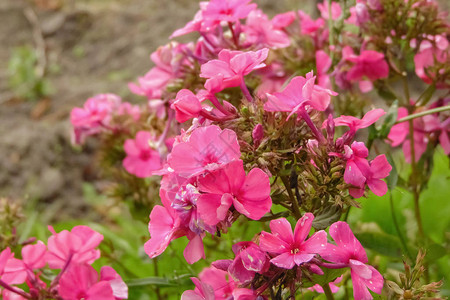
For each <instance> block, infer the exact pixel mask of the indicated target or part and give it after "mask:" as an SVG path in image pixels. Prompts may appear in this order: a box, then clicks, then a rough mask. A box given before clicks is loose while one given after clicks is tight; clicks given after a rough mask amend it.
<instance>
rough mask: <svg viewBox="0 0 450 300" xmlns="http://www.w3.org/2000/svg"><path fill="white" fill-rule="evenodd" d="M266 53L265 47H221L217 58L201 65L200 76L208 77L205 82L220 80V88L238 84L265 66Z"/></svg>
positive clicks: (267, 51)
mask: <svg viewBox="0 0 450 300" xmlns="http://www.w3.org/2000/svg"><path fill="white" fill-rule="evenodd" d="M220 1H222V0H220ZM268 54H269V49H267V48H264V49H261V50H258V51H255V52H253V51H248V52H242V51H230V50H228V49H223V50H222V51H220V53H219V59H214V60H211V61H209V62H207V63H205V64H203V65H202V66H201V73H200V77H204V78H208V80H207V83H208V81H210V80H220V81H221V85H220V90H223V89H225V88H229V87H236V86H239V85H241V84H242V83H243V82H244V76H245V75H247V74H249V73H250V72H252V71H253V70H257V69H261V68H263V67H265V66H266V65H265V64H264V63H263V61H264V60H265V59H266V58H267V55H268ZM217 90H218V91H219V89H217Z"/></svg>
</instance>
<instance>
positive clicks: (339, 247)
mask: <svg viewBox="0 0 450 300" xmlns="http://www.w3.org/2000/svg"><path fill="white" fill-rule="evenodd" d="M330 235H331V237H332V238H333V240H334V241H335V242H336V245H333V244H328V245H327V249H326V251H325V252H324V253H322V254H321V256H322V258H324V259H325V260H328V261H330V262H334V263H338V264H346V265H347V266H348V267H350V269H351V277H352V282H353V296H354V297H355V300H369V299H373V297H372V295H371V294H370V292H369V291H368V288H369V289H370V290H372V291H373V292H375V293H377V294H380V293H381V289H382V288H383V283H384V280H383V277H382V276H381V274H380V273H379V272H378V271H377V270H376V269H375V268H374V267H372V266H369V265H367V262H368V259H367V255H366V251H365V250H364V248H363V247H362V246H361V243H360V242H359V241H358V240H357V239H356V238H355V236H354V235H353V232H352V231H351V229H350V227H349V226H348V224H347V223H345V222H341V221H339V222H336V223H334V224H332V225H331V226H330Z"/></svg>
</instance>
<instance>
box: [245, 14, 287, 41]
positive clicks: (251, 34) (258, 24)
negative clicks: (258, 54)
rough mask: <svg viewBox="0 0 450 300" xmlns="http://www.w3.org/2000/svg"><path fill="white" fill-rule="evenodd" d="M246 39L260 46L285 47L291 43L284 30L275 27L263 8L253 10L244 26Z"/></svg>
mask: <svg viewBox="0 0 450 300" xmlns="http://www.w3.org/2000/svg"><path fill="white" fill-rule="evenodd" d="M243 31H244V33H245V38H246V41H247V42H249V43H251V44H253V45H257V46H259V47H261V46H263V47H270V48H272V49H278V48H285V47H288V46H289V45H290V44H291V41H290V39H289V37H288V36H287V35H286V33H284V31H282V30H279V29H277V28H275V26H274V25H273V23H272V22H271V21H269V19H268V18H267V16H266V15H265V14H264V13H263V12H262V11H261V10H259V9H258V10H254V11H252V12H251V13H250V14H249V15H248V17H247V20H246V23H245V26H244V28H243Z"/></svg>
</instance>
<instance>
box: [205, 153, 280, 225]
mask: <svg viewBox="0 0 450 300" xmlns="http://www.w3.org/2000/svg"><path fill="white" fill-rule="evenodd" d="M198 185H199V190H200V191H201V192H203V193H204V194H202V195H201V196H200V197H199V199H198V204H197V205H198V210H199V213H200V216H201V217H202V218H203V220H205V222H206V223H208V224H210V225H216V224H217V223H218V222H220V221H222V220H223V219H225V217H226V214H227V212H228V209H229V208H230V207H231V205H233V206H234V208H235V209H236V210H237V211H238V212H240V213H241V214H243V215H244V216H246V217H248V218H250V219H253V220H259V219H260V218H261V217H262V216H263V215H264V214H266V213H267V212H269V210H270V207H271V206H272V199H271V198H270V180H269V176H268V175H267V174H266V173H264V171H262V170H261V169H259V168H254V169H252V170H251V171H250V172H249V173H248V174H247V175H245V170H244V166H243V162H242V161H241V160H235V161H232V162H230V163H228V164H227V165H224V166H223V167H221V168H219V169H216V170H214V171H211V172H208V173H207V174H206V175H204V176H200V177H199V179H198Z"/></svg>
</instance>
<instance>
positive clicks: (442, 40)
mask: <svg viewBox="0 0 450 300" xmlns="http://www.w3.org/2000/svg"><path fill="white" fill-rule="evenodd" d="M430 38H431V41H429V40H424V41H422V42H421V44H420V46H419V51H418V53H417V54H416V55H415V56H414V64H415V70H416V74H417V76H418V77H420V79H422V80H423V81H424V82H425V83H428V84H431V83H432V82H433V80H434V79H435V77H436V76H437V74H435V72H433V71H431V70H430V69H431V67H433V66H435V65H437V64H442V65H444V64H445V63H446V62H447V63H448V60H449V58H450V54H449V50H448V49H449V42H448V40H447V37H446V36H445V35H437V36H432V37H430Z"/></svg>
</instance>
